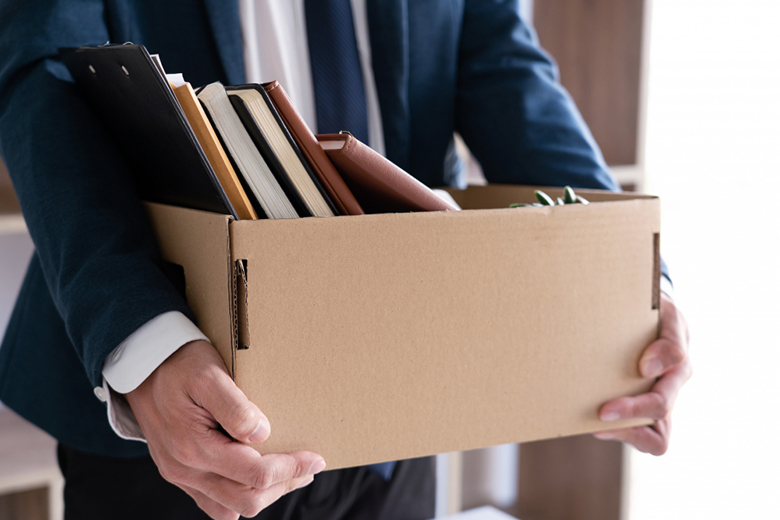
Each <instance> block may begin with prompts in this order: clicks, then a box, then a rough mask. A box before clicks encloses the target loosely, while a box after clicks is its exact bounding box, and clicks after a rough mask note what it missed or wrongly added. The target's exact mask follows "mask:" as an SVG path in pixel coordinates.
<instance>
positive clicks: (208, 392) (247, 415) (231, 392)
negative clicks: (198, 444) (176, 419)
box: [199, 370, 271, 444]
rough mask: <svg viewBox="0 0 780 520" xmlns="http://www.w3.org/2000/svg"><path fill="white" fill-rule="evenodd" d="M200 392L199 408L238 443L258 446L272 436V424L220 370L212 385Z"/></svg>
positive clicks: (205, 386)
mask: <svg viewBox="0 0 780 520" xmlns="http://www.w3.org/2000/svg"><path fill="white" fill-rule="evenodd" d="M202 389H203V392H199V393H200V394H201V395H200V397H201V399H199V400H200V401H201V402H200V405H201V406H202V407H203V408H205V409H206V410H207V411H208V412H209V413H211V415H213V416H214V419H216V421H217V422H218V423H219V424H220V425H221V426H222V427H223V428H224V429H225V431H227V433H228V434H229V435H230V436H231V437H233V438H234V439H235V440H237V441H240V442H244V443H248V444H257V443H258V442H263V441H265V440H266V439H267V438H268V436H269V435H270V434H271V424H270V423H269V422H268V418H267V417H266V416H265V414H263V412H261V411H260V409H259V408H258V407H257V406H256V405H255V404H254V403H252V402H251V401H250V400H249V399H247V397H246V395H244V392H242V391H241V390H240V389H239V388H238V387H237V386H236V384H235V383H234V382H233V380H232V379H231V378H230V376H229V375H228V374H227V373H226V372H224V371H223V370H219V371H218V374H216V377H213V378H211V382H210V384H207V385H204V387H203V388H202Z"/></svg>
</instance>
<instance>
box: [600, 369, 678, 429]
mask: <svg viewBox="0 0 780 520" xmlns="http://www.w3.org/2000/svg"><path fill="white" fill-rule="evenodd" d="M690 377H691V368H690V363H689V362H685V363H684V364H683V365H682V366H680V367H677V368H676V369H674V370H672V371H671V372H668V373H667V374H666V375H664V376H663V377H662V378H661V379H659V380H658V381H657V382H656V383H655V385H653V388H652V389H651V390H650V392H648V393H646V394H641V395H638V396H635V397H619V398H617V399H614V400H612V401H610V402H608V403H607V404H605V405H604V406H602V407H601V409H600V410H599V418H600V419H601V420H602V421H606V422H611V421H619V420H623V419H636V418H647V419H655V420H660V419H663V418H664V417H666V416H667V415H668V414H669V413H670V412H671V410H672V407H673V406H674V402H675V401H676V400H677V394H678V393H679V392H680V388H681V387H682V386H683V385H684V384H685V382H686V381H687V380H688V379H690Z"/></svg>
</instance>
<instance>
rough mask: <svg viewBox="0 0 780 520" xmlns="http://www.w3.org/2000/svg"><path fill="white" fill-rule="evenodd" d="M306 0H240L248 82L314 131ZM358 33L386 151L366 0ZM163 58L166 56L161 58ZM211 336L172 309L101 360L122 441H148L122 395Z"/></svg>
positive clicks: (356, 4) (371, 112)
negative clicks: (277, 95)
mask: <svg viewBox="0 0 780 520" xmlns="http://www.w3.org/2000/svg"><path fill="white" fill-rule="evenodd" d="M303 2H304V0H239V9H240V13H241V32H242V35H243V41H244V65H245V69H246V80H247V82H248V83H265V82H267V81H273V80H277V81H279V83H280V84H281V85H282V86H283V87H284V89H285V90H286V91H287V93H288V94H289V95H290V98H291V99H292V102H293V103H294V104H295V106H296V108H297V109H298V111H299V112H300V113H301V115H302V116H303V119H304V120H305V121H306V123H307V124H308V125H309V126H310V127H311V128H313V129H316V128H317V111H316V105H315V97H314V84H313V81H312V75H311V65H310V61H309V48H308V39H307V36H306V17H305V13H304V3H303ZM351 2H352V14H353V19H354V23H355V37H356V40H357V44H358V53H359V55H360V63H361V68H362V71H363V82H364V87H365V91H366V109H367V113H368V136H369V145H370V146H371V147H372V148H374V149H375V150H376V151H378V152H379V153H381V154H382V155H384V153H385V143H384V134H383V132H382V119H381V114H380V111H379V99H378V97H377V92H376V84H375V82H374V74H373V70H372V68H371V47H370V40H369V36H368V19H367V15H366V0H351ZM161 59H162V60H163V63H164V60H165V56H161ZM195 340H206V341H208V338H206V336H205V335H204V334H203V333H202V332H201V331H200V330H199V329H198V328H197V327H196V326H195V325H194V324H193V323H192V322H191V321H190V320H189V319H188V318H187V317H186V316H184V315H183V314H182V313H180V312H176V311H173V312H167V313H164V314H161V315H159V316H157V317H156V318H154V319H152V320H150V321H149V322H147V323H146V324H145V325H143V326H141V327H140V328H139V329H138V330H136V331H135V332H134V333H133V334H131V335H130V336H129V337H128V338H127V339H125V340H124V341H123V342H122V343H121V344H120V345H119V346H117V348H115V349H114V350H113V352H111V354H109V356H108V357H107V358H106V360H105V362H104V363H103V386H102V387H97V388H95V395H96V396H97V398H98V399H100V400H101V401H107V404H108V420H109V423H110V424H111V427H112V428H113V429H114V431H115V432H116V433H117V434H118V435H119V436H120V437H122V438H124V439H131V440H144V436H143V432H141V429H140V427H139V426H138V422H137V421H136V420H135V416H134V415H133V411H132V409H131V408H130V406H129V405H128V403H127V400H126V399H125V398H124V395H123V394H126V393H128V392H131V391H133V390H135V389H136V388H138V386H139V385H140V384H141V383H143V382H144V381H145V380H146V378H147V377H149V375H150V374H151V373H152V372H154V370H155V369H156V368H157V367H158V366H160V364H162V362H163V361H165V360H166V359H167V358H168V357H169V356H170V355H171V354H173V353H174V352H176V351H177V350H178V349H179V348H181V347H182V346H184V345H186V344H187V343H189V342H191V341H195Z"/></svg>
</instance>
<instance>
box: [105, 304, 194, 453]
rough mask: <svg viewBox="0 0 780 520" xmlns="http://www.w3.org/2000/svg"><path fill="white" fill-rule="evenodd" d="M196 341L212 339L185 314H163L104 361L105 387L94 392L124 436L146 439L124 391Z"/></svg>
mask: <svg viewBox="0 0 780 520" xmlns="http://www.w3.org/2000/svg"><path fill="white" fill-rule="evenodd" d="M195 340H204V341H209V339H208V338H207V337H206V336H205V335H204V334H203V333H202V332H201V331H200V329H198V327H196V326H195V324H193V323H192V322H191V321H190V320H189V319H188V318H187V317H186V316H185V315H184V314H182V313H180V312H178V311H171V312H166V313H164V314H160V315H159V316H157V317H156V318H153V319H151V320H149V321H148V322H146V323H145V324H144V325H143V326H141V327H140V328H139V329H138V330H136V331H135V332H133V333H132V334H131V335H130V336H128V337H127V339H125V340H124V341H123V342H122V343H120V344H119V346H118V347H117V348H115V349H114V350H113V351H112V352H111V354H109V355H108V356H107V357H106V360H105V361H104V362H103V386H102V387H100V386H99V387H97V388H95V395H96V396H97V398H98V399H100V400H101V401H104V402H106V404H107V405H108V423H109V424H110V425H111V428H112V429H113V430H114V432H116V434H117V435H119V436H120V437H121V438H123V439H127V440H137V441H145V437H144V434H143V432H142V431H141V427H140V426H139V425H138V421H137V420H136V418H135V414H134V413H133V409H132V408H130V404H129V403H128V402H127V399H126V398H125V396H124V395H123V394H126V393H128V392H132V391H133V390H135V389H136V388H138V386H140V384H141V383H143V382H144V381H145V380H146V378H147V377H149V375H151V373H152V372H154V371H155V370H156V369H157V367H159V366H160V365H161V364H162V363H163V361H165V360H166V359H168V357H169V356H170V355H171V354H173V353H174V352H176V351H177V350H178V349H179V348H181V347H183V346H184V345H186V344H187V343H189V342H191V341H195Z"/></svg>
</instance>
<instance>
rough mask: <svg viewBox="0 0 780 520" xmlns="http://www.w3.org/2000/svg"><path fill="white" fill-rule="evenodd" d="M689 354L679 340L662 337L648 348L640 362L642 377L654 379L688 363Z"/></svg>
mask: <svg viewBox="0 0 780 520" xmlns="http://www.w3.org/2000/svg"><path fill="white" fill-rule="evenodd" d="M687 357H688V354H687V352H686V349H685V346H684V345H682V344H681V343H680V342H679V340H678V339H671V338H667V337H661V338H659V339H657V340H656V341H654V342H653V343H651V344H650V346H648V347H647V348H646V349H645V351H644V353H643V354H642V359H640V361H639V372H640V373H641V374H642V377H646V378H648V379H653V378H656V377H658V376H661V375H663V374H664V373H666V372H668V371H669V370H671V369H673V368H675V367H678V366H680V365H681V364H682V363H683V362H685V361H686V359H687Z"/></svg>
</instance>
